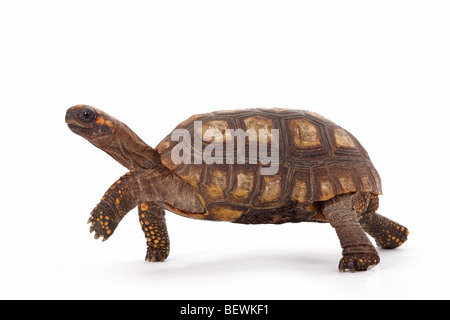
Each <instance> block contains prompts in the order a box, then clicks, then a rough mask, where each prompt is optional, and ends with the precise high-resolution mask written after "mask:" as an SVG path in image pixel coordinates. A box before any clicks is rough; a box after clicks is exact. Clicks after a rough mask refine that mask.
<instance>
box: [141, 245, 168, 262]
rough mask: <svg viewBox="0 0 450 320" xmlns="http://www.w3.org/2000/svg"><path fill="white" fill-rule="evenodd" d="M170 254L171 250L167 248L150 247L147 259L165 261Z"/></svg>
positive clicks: (149, 260)
mask: <svg viewBox="0 0 450 320" xmlns="http://www.w3.org/2000/svg"><path fill="white" fill-rule="evenodd" d="M168 256H169V250H168V249H167V248H155V247H148V248H147V255H146V256H145V261H148V262H163V261H164V260H166V259H167V257H168Z"/></svg>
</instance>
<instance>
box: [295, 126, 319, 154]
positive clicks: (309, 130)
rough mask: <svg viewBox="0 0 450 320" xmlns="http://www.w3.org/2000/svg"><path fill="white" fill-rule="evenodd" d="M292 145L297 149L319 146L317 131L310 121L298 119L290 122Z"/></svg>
mask: <svg viewBox="0 0 450 320" xmlns="http://www.w3.org/2000/svg"><path fill="white" fill-rule="evenodd" d="M290 129H291V133H292V136H293V139H294V145H295V147H296V148H298V149H310V148H318V147H320V146H321V143H320V138H319V133H318V131H317V128H316V126H315V125H313V124H312V123H310V122H308V121H306V120H303V119H299V120H292V121H291V123H290Z"/></svg>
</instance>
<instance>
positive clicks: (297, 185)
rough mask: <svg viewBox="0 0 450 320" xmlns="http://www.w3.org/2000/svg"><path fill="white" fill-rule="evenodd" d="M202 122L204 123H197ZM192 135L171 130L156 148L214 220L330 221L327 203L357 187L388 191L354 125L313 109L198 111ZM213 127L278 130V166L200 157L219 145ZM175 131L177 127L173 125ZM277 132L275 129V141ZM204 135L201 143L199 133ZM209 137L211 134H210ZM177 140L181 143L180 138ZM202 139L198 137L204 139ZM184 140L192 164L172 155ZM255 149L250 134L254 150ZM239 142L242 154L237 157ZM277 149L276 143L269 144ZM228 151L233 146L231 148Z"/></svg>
mask: <svg viewBox="0 0 450 320" xmlns="http://www.w3.org/2000/svg"><path fill="white" fill-rule="evenodd" d="M195 121H201V126H199V125H198V124H197V126H196V125H195V123H194V122H195ZM177 129H185V130H186V132H189V135H188V136H186V137H189V138H190V139H183V140H182V141H181V142H180V141H179V140H178V139H173V136H172V133H171V134H169V135H168V136H167V137H166V138H165V139H163V140H162V141H161V143H160V144H159V145H158V146H157V147H156V149H157V151H158V153H159V154H160V155H161V162H162V163H163V164H164V165H165V166H166V167H167V168H169V169H170V170H172V171H173V172H175V173H176V174H177V175H178V176H179V177H181V178H182V179H183V180H184V181H185V182H187V183H188V184H189V185H191V186H192V188H193V189H194V190H195V192H196V193H197V195H198V196H199V197H200V199H201V200H202V202H203V204H204V206H205V208H206V210H207V213H206V216H207V219H211V220H225V221H233V222H240V223H283V222H288V221H289V222H298V221H319V222H320V221H322V220H324V217H323V216H321V215H320V209H319V208H320V206H318V203H320V202H321V201H325V200H329V199H331V198H333V197H335V196H336V195H339V194H345V193H350V192H358V191H360V192H369V193H373V194H376V195H379V194H381V193H382V190H381V181H380V177H379V175H378V173H377V171H376V169H375V167H374V166H373V164H372V162H371V160H370V158H369V155H368V153H367V152H366V150H365V149H364V148H363V147H362V145H361V144H360V143H359V141H358V140H357V139H356V138H355V137H354V136H353V135H352V134H351V133H349V132H348V131H346V130H344V129H343V128H341V127H339V126H338V125H336V124H335V123H333V122H331V121H330V120H328V119H326V118H325V117H323V116H321V115H319V114H317V113H314V112H310V111H302V110H293V109H246V110H235V111H217V112H212V113H205V114H198V115H194V116H192V117H190V118H189V119H187V120H185V121H183V122H182V123H180V124H179V125H178V126H177V127H176V128H175V129H174V130H177ZM209 129H216V130H219V131H220V132H221V133H222V134H223V137H224V139H223V143H225V141H226V139H227V131H226V130H227V129H234V130H236V129H242V130H244V131H246V130H249V129H253V130H255V131H256V132H259V131H260V130H261V129H265V130H267V131H268V132H269V133H270V132H271V130H272V129H278V133H279V157H278V158H279V163H277V165H278V172H277V173H276V174H273V175H261V168H263V167H265V166H268V165H263V164H262V163H261V162H260V161H258V162H257V163H256V164H252V162H251V161H250V160H249V157H246V161H245V163H241V164H239V163H235V162H234V163H233V164H227V162H226V159H225V156H228V153H226V154H225V152H224V159H223V161H222V164H220V163H213V164H206V163H204V162H203V163H201V164H199V163H198V162H197V163H196V162H195V161H194V155H195V154H197V155H198V154H203V151H205V148H207V146H208V145H209V144H210V143H211V142H209V141H205V140H209V139H208V138H211V137H208V133H209V132H211V131H210V130H209ZM173 132H175V131H173ZM271 137H272V135H271V134H269V135H267V139H268V143H269V145H271V143H272V142H271ZM196 138H197V139H200V141H202V142H201V143H200V144H199V143H195V139H196ZM202 138H203V139H202ZM172 140H175V141H172ZM197 141H198V140H197ZM179 143H184V144H186V146H187V147H189V148H190V150H192V153H191V154H190V155H189V157H190V160H191V161H185V162H190V163H184V162H182V163H178V162H179V161H175V162H177V163H175V162H174V161H173V159H172V151H173V149H174V147H175V146H176V145H178V144H179ZM251 147H252V144H251V143H250V138H248V139H246V149H245V150H250V149H249V148H251ZM236 148H237V143H235V149H234V153H235V155H234V156H236V152H237V151H236ZM268 149H269V152H268V154H270V147H268ZM223 150H226V149H225V146H224V147H223Z"/></svg>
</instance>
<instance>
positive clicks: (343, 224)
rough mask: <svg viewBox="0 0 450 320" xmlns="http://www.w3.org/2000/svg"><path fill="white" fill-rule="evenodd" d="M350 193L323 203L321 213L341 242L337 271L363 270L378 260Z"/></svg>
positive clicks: (375, 263)
mask: <svg viewBox="0 0 450 320" xmlns="http://www.w3.org/2000/svg"><path fill="white" fill-rule="evenodd" d="M352 197H353V195H352V194H345V195H340V196H336V197H334V198H332V199H330V200H328V201H325V202H324V204H323V214H324V215H325V217H326V218H327V219H328V221H329V222H330V224H331V226H332V227H334V228H335V229H336V233H337V235H338V237H339V240H340V242H341V247H342V249H343V251H342V255H343V257H342V259H341V261H340V263H339V271H341V272H345V270H346V269H349V270H350V271H351V272H354V271H364V270H367V269H368V268H369V267H370V266H375V265H377V264H378V263H379V262H380V257H379V256H378V253H377V251H376V249H375V248H374V246H373V245H372V243H371V242H370V240H369V238H368V237H367V235H366V233H365V232H364V230H363V229H362V227H361V225H360V224H359V222H358V216H357V213H356V211H355V210H354V209H353V205H352Z"/></svg>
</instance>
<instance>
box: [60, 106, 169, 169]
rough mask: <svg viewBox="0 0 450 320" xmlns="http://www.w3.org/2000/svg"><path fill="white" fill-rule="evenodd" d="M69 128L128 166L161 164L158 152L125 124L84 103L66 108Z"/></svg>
mask: <svg viewBox="0 0 450 320" xmlns="http://www.w3.org/2000/svg"><path fill="white" fill-rule="evenodd" d="M66 123H67V125H68V126H69V128H70V130H72V131H73V132H74V133H76V134H78V135H80V136H82V137H83V138H85V139H86V140H88V141H89V142H90V143H92V144H93V145H95V146H96V147H98V148H100V149H102V150H103V151H105V152H106V153H108V154H109V155H110V156H111V157H113V158H114V159H116V160H117V161H118V162H120V163H121V164H122V165H124V166H125V167H127V168H128V169H130V170H132V169H137V168H152V167H154V166H155V165H159V164H161V159H160V156H159V154H158V152H157V151H156V150H154V149H152V148H151V147H150V146H149V145H147V144H146V143H145V142H144V141H142V140H141V139H140V138H139V137H138V136H137V135H136V134H135V133H134V132H133V131H132V130H131V129H130V128H129V127H127V126H126V125H125V124H124V123H122V122H120V121H119V120H117V119H115V118H113V117H112V116H110V115H108V114H107V113H105V112H103V111H101V110H99V109H96V108H94V107H91V106H87V105H78V106H75V107H72V108H69V109H68V110H67V113H66Z"/></svg>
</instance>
